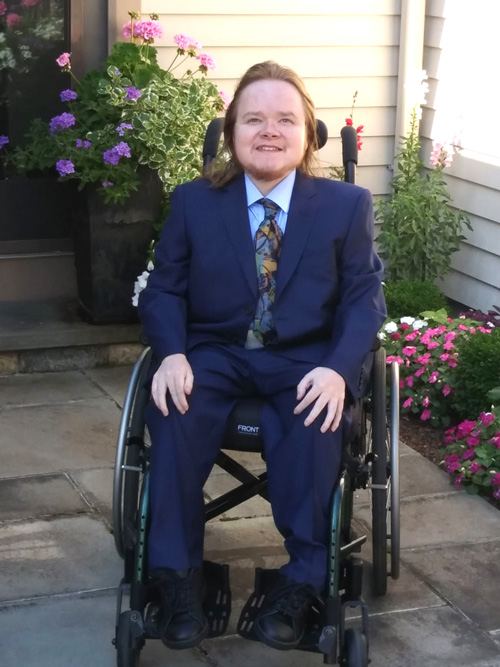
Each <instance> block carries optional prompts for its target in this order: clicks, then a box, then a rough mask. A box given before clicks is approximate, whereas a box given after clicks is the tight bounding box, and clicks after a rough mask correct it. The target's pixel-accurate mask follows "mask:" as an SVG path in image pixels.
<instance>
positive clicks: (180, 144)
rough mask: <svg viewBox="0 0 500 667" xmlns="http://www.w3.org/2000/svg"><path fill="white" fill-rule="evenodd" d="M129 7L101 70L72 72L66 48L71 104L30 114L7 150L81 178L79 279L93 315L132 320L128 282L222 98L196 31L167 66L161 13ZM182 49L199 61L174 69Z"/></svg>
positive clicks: (194, 166) (196, 167)
mask: <svg viewBox="0 0 500 667" xmlns="http://www.w3.org/2000/svg"><path fill="white" fill-rule="evenodd" d="M130 17H131V20H130V22H129V23H128V24H127V25H126V26H124V30H123V35H124V37H125V38H126V39H127V40H128V41H125V42H117V43H116V44H115V45H114V46H113V48H112V51H111V54H110V55H109V56H108V58H107V59H106V60H105V61H104V63H103V65H102V68H101V70H99V71H90V72H88V73H87V74H86V76H85V77H84V78H83V79H82V80H78V79H77V78H76V77H75V76H74V75H73V74H72V70H71V56H70V54H69V53H63V54H62V55H61V56H59V58H57V64H58V65H59V67H60V68H61V70H62V71H63V72H69V73H70V74H71V75H72V80H73V82H74V85H73V87H72V88H68V89H66V90H63V91H62V92H61V100H62V101H63V102H65V103H67V105H68V110H67V111H65V112H64V113H62V114H60V115H58V116H54V117H53V118H52V119H51V120H50V122H49V123H44V122H42V121H41V120H40V119H36V120H34V121H33V122H32V124H31V127H30V129H29V131H28V133H27V137H26V139H27V142H26V145H25V146H23V147H18V148H16V149H15V151H14V152H13V154H12V156H11V160H12V162H13V163H14V164H15V166H16V168H17V169H18V170H19V171H20V172H30V171H32V170H44V171H51V170H52V171H53V170H55V171H57V172H58V174H59V177H60V180H61V181H67V180H71V179H75V180H76V182H77V183H78V189H79V190H80V191H82V196H81V197H80V201H79V203H78V206H77V207H76V210H77V212H78V213H77V215H76V220H75V258H76V266H77V282H78V286H79V296H80V300H81V303H82V305H83V307H84V309H85V311H86V312H87V314H88V316H89V318H90V319H91V321H93V322H96V323H101V322H112V321H133V320H135V318H136V314H135V309H134V308H133V306H132V303H131V296H132V292H133V284H134V280H135V278H136V276H137V275H138V273H140V271H141V270H142V268H143V266H144V263H145V259H146V254H147V249H148V247H149V244H150V242H151V240H152V238H153V226H154V224H155V223H157V222H158V220H159V219H160V216H161V213H162V211H163V210H164V208H165V205H168V195H169V193H170V192H171V191H172V189H173V188H174V187H175V185H177V184H178V183H181V182H183V181H185V180H189V179H192V178H194V177H196V176H197V175H199V174H200V171H201V146H202V142H203V137H204V132H205V127H206V125H207V123H208V122H209V121H210V120H212V119H213V118H214V117H216V116H217V115H218V114H219V113H220V112H221V111H223V109H224V108H225V105H226V101H225V96H224V94H223V93H221V92H219V90H218V89H217V88H216V86H215V85H214V84H213V83H212V82H210V81H209V80H208V79H207V78H206V74H207V72H208V70H209V69H214V68H215V63H214V61H213V59H212V58H211V56H210V55H209V54H207V53H203V52H200V49H201V45H200V44H199V43H198V42H197V41H196V40H193V39H191V38H190V37H187V36H186V35H176V36H175V37H174V40H175V43H176V45H177V53H176V57H175V59H174V61H173V63H172V64H171V65H170V67H169V68H167V69H164V68H162V67H161V66H160V65H159V64H158V59H157V51H156V49H155V48H154V46H153V44H154V40H155V39H156V38H158V37H161V35H162V34H163V29H162V27H161V25H160V24H159V22H158V16H157V15H156V14H151V15H150V16H149V18H148V19H146V20H141V17H140V15H139V14H137V13H134V12H130ZM179 58H182V59H183V60H188V59H193V60H194V61H195V62H196V68H193V69H187V70H185V72H184V74H183V75H182V76H178V77H177V76H175V75H174V73H173V71H174V70H176V69H177V68H178V67H179V65H182V63H183V60H179ZM174 63H175V64H174ZM181 71H182V70H181Z"/></svg>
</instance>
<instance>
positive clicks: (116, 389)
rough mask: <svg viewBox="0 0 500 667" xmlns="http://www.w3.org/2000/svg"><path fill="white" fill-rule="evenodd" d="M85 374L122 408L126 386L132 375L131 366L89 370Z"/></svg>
mask: <svg viewBox="0 0 500 667" xmlns="http://www.w3.org/2000/svg"><path fill="white" fill-rule="evenodd" d="M85 374H86V375H87V376H88V377H89V378H90V379H91V380H92V381H93V382H95V383H96V384H97V385H98V386H100V387H101V388H102V389H103V390H104V391H105V392H106V393H107V394H108V395H109V396H111V398H112V399H113V400H114V401H116V402H117V403H118V405H119V406H121V407H123V402H124V400H125V394H126V393H127V386H128V383H129V380H130V376H131V374H132V366H115V367H113V368H89V369H87V370H86V371H85Z"/></svg>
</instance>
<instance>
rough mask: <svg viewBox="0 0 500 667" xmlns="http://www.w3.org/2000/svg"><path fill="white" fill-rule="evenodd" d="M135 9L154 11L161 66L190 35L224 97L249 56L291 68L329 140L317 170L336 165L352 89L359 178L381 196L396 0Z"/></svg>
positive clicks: (390, 140) (217, 1) (157, 3)
mask: <svg viewBox="0 0 500 667" xmlns="http://www.w3.org/2000/svg"><path fill="white" fill-rule="evenodd" d="M141 11H142V12H143V13H144V14H147V13H152V12H155V13H157V14H159V17H160V21H161V23H162V25H163V27H164V30H165V34H164V37H163V39H162V40H159V41H158V42H157V44H156V46H157V47H158V51H159V60H160V62H161V64H162V65H163V66H165V67H166V66H168V65H169V64H170V62H171V61H172V60H173V58H174V56H175V46H174V45H173V36H174V35H175V34H177V33H185V34H188V35H191V36H192V37H194V38H196V39H198V40H199V41H200V42H201V43H202V44H203V50H204V51H207V52H209V53H210V54H211V55H212V56H213V57H214V59H215V61H216V63H217V69H216V70H215V71H214V72H210V74H209V76H210V79H211V80H213V81H214V83H216V84H217V85H218V86H219V88H220V89H222V90H224V91H225V92H226V93H227V94H228V95H231V94H232V93H233V91H234V88H235V86H236V83H237V81H238V79H239V77H240V76H241V75H242V74H243V73H244V72H245V70H246V69H247V68H248V67H250V66H251V65H253V64H254V63H256V62H260V61H263V60H276V61H277V62H279V63H282V64H284V65H288V66H289V67H292V68H293V69H294V70H296V71H297V72H298V74H299V75H300V76H301V77H302V78H303V79H304V81H305V83H306V86H307V89H308V91H309V93H310V94H311V96H312V98H313V100H314V102H315V104H316V110H317V115H318V117H319V118H321V119H322V120H324V121H325V123H326V124H327V126H328V130H329V139H328V142H327V144H326V146H325V147H324V148H323V149H322V150H321V151H320V152H319V153H318V158H319V160H320V164H321V166H322V167H323V168H325V167H328V166H329V165H340V164H341V161H342V156H341V143H340V130H341V128H342V126H343V125H344V122H345V118H346V117H347V116H349V114H350V112H351V103H352V97H353V94H354V93H355V91H358V97H357V102H356V107H355V110H354V123H355V124H356V125H358V124H359V125H364V126H365V130H364V135H363V141H364V144H363V149H362V152H361V153H360V156H359V167H358V173H357V182H358V183H359V184H360V185H363V186H364V187H367V188H369V189H370V190H371V191H372V193H373V194H374V195H375V196H377V195H384V194H388V192H389V181H390V176H391V172H390V169H388V165H390V164H392V156H393V153H394V123H395V109H396V97H397V75H398V49H399V32H400V13H401V0H356V1H353V2H350V3H336V2H335V3H334V2H332V3H327V2H324V0H312V1H310V2H307V3H306V2H303V0H286V1H285V0H274V1H273V2H269V1H268V0H255V1H254V2H252V3H251V5H248V4H246V3H234V2H229V1H228V0H213V1H212V2H210V3H207V2H206V1H205V0H182V1H181V0H176V1H172V0H142V3H141ZM176 71H177V72H179V71H182V69H181V68H179V70H176Z"/></svg>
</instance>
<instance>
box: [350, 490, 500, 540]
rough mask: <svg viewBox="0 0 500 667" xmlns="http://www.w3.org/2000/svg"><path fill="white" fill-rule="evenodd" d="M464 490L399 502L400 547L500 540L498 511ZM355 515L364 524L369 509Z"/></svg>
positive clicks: (368, 517) (364, 508) (361, 509)
mask: <svg viewBox="0 0 500 667" xmlns="http://www.w3.org/2000/svg"><path fill="white" fill-rule="evenodd" d="M471 500H472V498H471V497H470V496H469V495H468V494H467V493H465V491H464V492H460V493H450V494H447V495H443V496H430V497H429V496H421V497H417V498H413V499H411V500H404V499H403V500H402V502H401V547H402V548H403V549H410V548H412V547H419V546H420V547H421V546H432V545H439V544H443V543H454V544H462V543H471V542H475V541H476V540H484V539H490V538H498V539H500V520H499V516H498V510H496V509H495V508H494V507H492V506H491V505H489V504H488V503H487V502H486V501H485V500H482V499H481V498H477V497H476V498H474V499H473V500H474V502H471ZM357 516H358V518H359V519H361V520H362V521H363V522H365V523H366V524H367V525H369V523H370V508H369V507H368V506H363V507H360V508H359V509H358V510H357Z"/></svg>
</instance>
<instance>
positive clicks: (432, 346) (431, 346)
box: [427, 340, 439, 350]
mask: <svg viewBox="0 0 500 667" xmlns="http://www.w3.org/2000/svg"><path fill="white" fill-rule="evenodd" d="M438 345H439V343H438V342H437V340H431V341H430V343H428V344H427V349H428V350H434V349H435V348H436V347H438Z"/></svg>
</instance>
